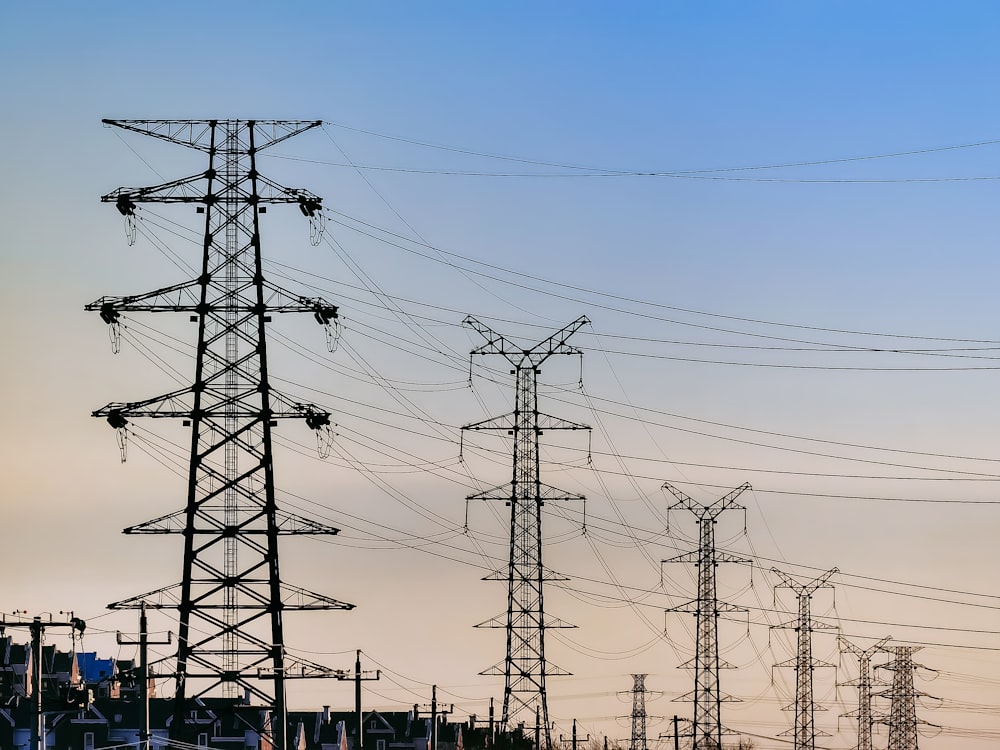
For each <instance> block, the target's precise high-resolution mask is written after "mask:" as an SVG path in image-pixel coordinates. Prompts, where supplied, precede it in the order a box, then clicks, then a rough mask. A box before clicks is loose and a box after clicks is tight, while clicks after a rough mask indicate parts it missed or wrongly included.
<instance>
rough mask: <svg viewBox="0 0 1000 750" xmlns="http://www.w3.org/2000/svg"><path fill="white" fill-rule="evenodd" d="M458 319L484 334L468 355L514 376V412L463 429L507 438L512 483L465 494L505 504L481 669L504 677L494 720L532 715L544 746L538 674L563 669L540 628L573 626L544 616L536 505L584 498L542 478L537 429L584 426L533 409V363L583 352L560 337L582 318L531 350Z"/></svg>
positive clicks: (509, 722)
mask: <svg viewBox="0 0 1000 750" xmlns="http://www.w3.org/2000/svg"><path fill="white" fill-rule="evenodd" d="M464 323H465V325H467V326H469V327H470V328H472V329H474V330H475V331H476V332H478V333H479V334H480V335H481V336H482V337H483V338H484V339H486V343H485V344H484V345H483V346H481V347H479V348H478V349H474V350H473V351H472V355H473V356H475V355H486V354H497V355H500V356H501V357H503V358H504V359H506V360H507V361H508V362H509V363H510V365H511V366H512V367H513V368H514V369H513V370H512V371H511V374H513V375H514V377H515V389H516V390H515V400H514V411H513V412H511V413H509V414H505V415H503V416H500V417H492V418H490V419H486V420H483V421H481V422H476V423H474V424H470V425H466V426H465V427H463V428H462V429H463V430H500V431H502V432H504V433H506V434H509V435H511V436H512V438H513V476H512V478H511V481H510V482H509V483H507V484H503V485H500V486H499V487H494V488H493V489H490V490H487V491H485V492H480V493H477V494H474V495H470V496H469V497H468V499H469V500H503V501H505V502H506V503H507V504H508V505H509V506H510V557H509V561H508V565H507V571H506V572H503V571H497V572H496V573H495V574H494V575H492V576H489V577H488V578H487V579H486V580H503V581H507V612H506V613H505V614H502V615H498V616H497V617H494V618H492V619H490V620H487V621H486V622H483V623H480V624H479V625H478V626H477V627H489V628H504V629H506V632H507V655H506V657H505V658H504V661H503V662H502V663H500V664H497V665H495V666H494V667H492V668H490V669H488V670H486V671H484V672H482V673H481V674H484V675H496V676H499V675H503V676H504V694H503V715H502V717H501V726H502V727H504V728H506V729H507V730H511V729H513V728H514V727H515V726H516V725H517V724H518V723H527V722H528V721H529V720H530V719H531V718H532V717H535V716H539V719H540V724H541V731H542V733H543V737H544V743H545V747H547V748H548V747H551V746H552V737H551V730H550V727H551V722H550V721H549V708H548V698H547V696H546V692H545V678H546V677H547V676H555V675H567V674H569V673H568V672H566V671H564V670H561V669H559V668H558V667H553V666H551V665H549V664H548V662H547V661H546V658H545V631H546V630H547V629H549V628H567V627H574V626H572V625H569V624H567V623H565V622H563V621H561V620H558V619H555V618H550V617H547V616H546V614H545V609H544V606H543V587H544V583H545V582H546V581H551V580H558V579H556V578H555V577H552V576H550V575H548V574H547V573H546V570H545V567H544V565H543V564H542V506H543V505H544V504H545V502H546V501H549V500H582V499H583V496H582V495H573V494H570V493H567V492H564V491H563V490H560V489H557V488H555V487H552V486H550V485H547V484H544V483H543V482H542V481H541V478H540V471H539V456H538V437H539V435H541V434H542V432H543V431H544V430H589V429H590V428H589V427H588V426H586V425H582V424H577V423H575V422H569V421H567V420H565V419H560V418H558V417H553V416H550V415H548V414H544V413H542V412H539V411H538V382H537V381H538V372H539V367H541V365H542V363H543V362H545V361H546V360H547V359H548V358H549V357H551V356H552V355H555V354H570V355H578V356H581V357H582V353H581V351H580V350H579V349H577V348H576V347H573V346H570V345H569V344H568V343H567V340H568V339H569V337H570V336H572V335H573V334H574V333H575V332H576V331H578V330H579V329H580V328H581V327H582V326H583V325H585V324H586V323H589V321H588V320H587V318H585V317H580V318H578V319H577V320H575V321H574V322H572V323H570V324H569V325H567V326H565V327H564V328H562V329H561V330H559V331H558V332H557V333H555V334H553V335H552V336H550V337H549V338H547V339H545V340H543V341H541V342H539V343H538V344H536V345H535V346H533V347H531V348H530V349H525V348H524V347H521V346H517V345H515V344H513V343H511V342H510V341H509V340H508V339H506V338H504V337H503V336H502V335H500V334H499V333H496V332H494V331H493V330H491V329H490V328H488V327H487V326H485V325H483V324H482V323H480V322H479V321H478V320H476V319H475V318H473V317H467V318H466V319H465V321H464ZM519 720H520V721H519Z"/></svg>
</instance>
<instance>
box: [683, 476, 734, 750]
mask: <svg viewBox="0 0 1000 750" xmlns="http://www.w3.org/2000/svg"><path fill="white" fill-rule="evenodd" d="M663 489H665V490H668V491H669V492H670V493H671V494H672V495H673V496H674V497H675V498H677V502H676V503H674V504H673V505H671V506H670V508H669V509H668V510H673V509H675V508H684V509H686V510H689V511H691V513H692V514H694V516H695V518H697V519H698V530H699V533H698V537H699V542H698V551H697V552H686V553H684V554H683V555H677V556H676V557H672V558H670V559H669V560H664V561H663V562H679V563H694V564H695V565H696V566H697V567H698V598H697V599H694V600H692V601H689V602H687V603H686V604H682V605H681V606H679V607H672V608H670V609H669V610H667V611H668V612H692V613H694V616H695V631H696V634H695V656H694V659H692V660H691V661H689V662H686V663H685V664H682V665H681V666H682V667H689V668H690V667H693V668H694V690H693V691H691V692H690V693H687V694H686V695H682V696H680V697H679V698H676V699H675V700H679V701H680V700H691V701H692V702H693V704H694V720H693V725H692V729H691V732H692V745H691V747H692V750H719V748H721V747H722V716H721V714H722V710H721V703H722V701H732V700H735V699H734V698H732V697H731V696H729V695H724V694H723V693H722V692H721V691H720V689H719V669H720V668H730V665H729V664H725V663H724V662H721V661H720V660H719V632H718V629H719V613H720V612H745V611H746V610H745V609H742V608H740V607H736V606H734V605H732V604H728V603H726V602H721V601H719V599H718V595H717V589H716V581H715V569H716V567H717V566H718V565H719V563H727V562H728V563H735V562H746V560H744V559H743V558H739V557H736V556H734V555H730V554H728V553H725V552H718V551H717V550H716V549H715V520H716V518H718V517H719V515H720V514H721V513H722V512H723V511H726V510H730V509H731V508H740V509H742V508H743V506H742V505H737V504H736V498H737V497H739V496H740V495H741V494H743V493H744V492H745V491H746V490H748V489H750V485H749V484H744V485H742V486H741V487H737V488H736V489H735V490H733V491H732V492H730V493H729V494H728V495H725V496H724V497H721V498H719V499H718V500H716V501H715V502H714V503H712V504H711V505H702V504H701V503H698V502H696V501H695V500H692V499H691V498H690V497H688V496H687V495H685V494H684V493H683V492H681V491H680V490H678V489H677V488H676V487H674V486H672V485H671V484H670V483H665V484H664V485H663Z"/></svg>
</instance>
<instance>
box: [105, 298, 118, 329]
mask: <svg viewBox="0 0 1000 750" xmlns="http://www.w3.org/2000/svg"><path fill="white" fill-rule="evenodd" d="M100 316H101V320H103V321H104V322H105V323H107V324H108V325H111V324H112V323H114V322H116V321H117V320H118V318H120V317H121V314H120V313H119V312H118V311H117V310H116V309H115V306H114V303H112V302H105V303H103V304H102V305H101V310H100Z"/></svg>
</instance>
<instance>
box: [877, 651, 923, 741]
mask: <svg viewBox="0 0 1000 750" xmlns="http://www.w3.org/2000/svg"><path fill="white" fill-rule="evenodd" d="M920 648H921V647H920V646H890V647H887V648H884V649H883V650H884V651H885V652H886V653H888V654H892V655H893V657H895V658H893V660H892V661H890V662H889V663H888V664H879V665H878V667H877V668H878V669H888V670H889V671H890V672H892V687H891V688H890V689H889V691H888V692H882V693H879V694H878V695H880V696H886V695H888V696H889V697H890V698H891V699H892V702H891V704H890V706H889V716H888V717H883V718H882V719H881V721H882V723H883V724H888V725H889V748H888V750H917V726H918V725H919V724H928V725H930V722H926V721H923V720H921V719H918V718H917V698H919V697H929V696H927V693H922V692H919V691H918V690H917V689H916V688H915V687H914V686H913V672H914V670H916V668H917V667H922V666H923V665H922V664H915V663H914V661H913V652H914V651H919V650H920ZM931 726H933V725H931Z"/></svg>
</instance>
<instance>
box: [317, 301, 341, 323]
mask: <svg viewBox="0 0 1000 750" xmlns="http://www.w3.org/2000/svg"><path fill="white" fill-rule="evenodd" d="M313 317H314V318H315V319H316V322H317V323H319V324H320V325H321V326H325V325H329V324H330V321H331V320H336V319H337V306H336V305H318V306H317V307H316V309H315V310H314V311H313Z"/></svg>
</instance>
